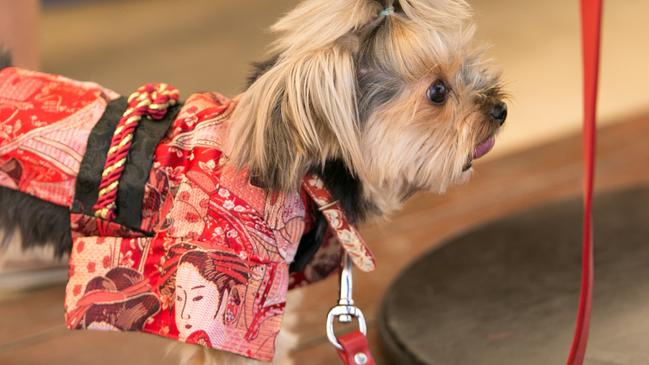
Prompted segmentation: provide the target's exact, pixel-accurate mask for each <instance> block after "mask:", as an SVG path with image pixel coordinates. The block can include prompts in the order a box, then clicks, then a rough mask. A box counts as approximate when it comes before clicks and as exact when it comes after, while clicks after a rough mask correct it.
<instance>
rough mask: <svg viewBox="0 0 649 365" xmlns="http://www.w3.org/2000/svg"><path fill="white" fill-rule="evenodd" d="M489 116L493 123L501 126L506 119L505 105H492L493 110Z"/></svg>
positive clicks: (498, 103)
mask: <svg viewBox="0 0 649 365" xmlns="http://www.w3.org/2000/svg"><path fill="white" fill-rule="evenodd" d="M489 115H491V117H492V118H493V120H494V121H495V122H497V123H498V124H500V125H503V123H505V119H507V104H505V103H503V102H502V101H499V102H497V103H496V104H494V106H493V108H491V111H490V112H489Z"/></svg>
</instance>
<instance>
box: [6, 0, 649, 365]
mask: <svg viewBox="0 0 649 365" xmlns="http://www.w3.org/2000/svg"><path fill="white" fill-rule="evenodd" d="M296 3H298V1H295V0H273V1H259V0H237V1H225V0H184V1H173V0H148V1H133V0H130V1H118V0H112V1H100V0H95V1H91V0H87V1H74V0H65V1H63V0H58V1H57V0H46V1H43V2H42V3H39V2H37V1H34V0H21V1H20V2H19V1H13V0H0V41H3V42H4V43H6V44H8V45H9V46H10V47H11V48H13V49H14V54H15V61H16V63H17V64H18V65H24V66H26V67H30V68H38V69H40V70H42V71H45V72H50V73H57V74H63V75H65V76H68V77H71V78H74V79H79V80H92V81H96V82H98V83H100V84H102V85H104V86H106V87H109V88H112V89H113V90H115V91H118V92H120V93H123V94H128V93H130V92H131V91H132V90H134V89H135V88H137V87H138V86H139V85H141V84H143V83H145V82H156V81H164V82H168V83H170V84H172V85H174V86H176V87H177V88H178V89H180V90H181V95H183V96H184V97H186V96H188V95H190V94H191V93H193V92H196V91H204V90H215V91H219V92H221V93H223V94H225V95H229V96H234V95H236V94H238V93H239V92H241V90H242V89H243V87H244V83H245V80H246V76H247V75H248V72H249V71H250V67H249V64H250V63H251V62H252V61H255V60H259V59H260V58H261V57H262V55H263V54H264V48H265V46H266V45H267V44H268V43H269V42H270V40H271V39H272V35H271V34H270V32H269V31H268V28H269V26H270V25H271V24H272V23H273V22H274V21H275V20H276V19H278V17H280V16H281V15H282V14H283V13H285V12H286V11H287V10H289V9H291V8H292V7H293V6H294V5H295V4H296ZM471 3H472V4H473V6H474V9H475V20H476V23H477V25H478V31H477V43H479V44H484V43H486V44H490V45H491V47H490V49H489V54H490V56H491V57H492V58H493V60H494V65H495V66H496V67H497V68H498V69H500V70H502V73H503V78H504V80H506V83H507V87H506V90H507V92H508V93H509V94H510V95H511V100H510V103H509V117H508V121H507V124H506V128H505V131H504V132H503V133H502V135H501V137H500V139H499V140H498V142H497V145H496V148H495V150H494V151H493V152H492V153H490V154H489V155H488V156H487V157H486V158H485V160H484V161H483V160H481V161H480V162H478V163H477V164H476V166H475V167H476V170H477V171H476V178H475V179H474V181H472V182H471V183H469V184H468V185H467V186H463V187H459V188H455V189H453V190H452V191H451V192H450V193H449V194H447V195H445V196H432V195H427V194H422V195H421V198H420V199H414V201H413V202H410V203H409V204H408V205H407V206H406V209H405V210H404V211H403V212H401V213H399V214H398V215H397V216H395V217H394V219H393V220H392V221H391V223H389V224H386V223H384V222H382V223H377V224H368V225H367V226H365V227H363V232H364V234H365V235H366V239H367V241H368V242H369V243H370V245H371V246H373V247H375V249H376V251H377V256H378V261H379V270H378V271H377V272H376V273H373V274H368V275H362V276H359V280H360V284H358V288H359V289H358V294H357V295H358V297H359V298H358V302H359V303H360V304H361V305H362V306H365V308H367V309H366V310H367V312H368V313H369V317H370V318H371V317H372V315H373V313H375V308H376V307H377V305H378V301H379V300H380V298H381V295H382V293H383V292H384V290H385V288H386V287H387V285H388V284H389V282H390V281H391V280H392V279H393V278H394V276H395V275H396V274H397V273H398V272H399V270H400V269H401V268H402V267H404V266H405V265H406V264H407V263H408V262H410V261H412V260H413V259H414V258H415V257H416V256H417V255H418V254H419V253H422V252H424V251H425V250H427V249H429V248H430V247H433V246H435V244H436V243H439V242H440V241H441V240H442V239H443V238H445V237H448V236H452V235H456V234H458V233H460V232H462V231H465V230H467V229H469V228H470V227H472V226H474V225H476V224H479V223H481V222H484V221H487V220H489V219H493V218H495V217H498V216H501V215H503V214H506V213H510V212H515V211H516V210H519V209H523V208H524V207H526V206H530V205H533V204H535V203H538V202H541V201H545V200H552V199H558V198H561V197H564V196H568V195H571V194H575V193H577V192H578V191H579V189H580V184H579V178H580V170H579V169H580V165H579V163H580V160H579V158H580V155H579V141H580V140H579V138H578V136H577V133H578V132H579V129H580V127H581V120H580V118H581V79H582V77H581V60H580V45H579V44H580V43H579V42H580V35H579V28H578V26H579V23H578V15H579V8H578V1H566V0H546V1H534V2H530V1H517V0H473V1H471ZM647 13H649V2H647V1H643V0H617V1H610V2H607V3H606V8H605V16H604V33H603V53H602V77H601V85H600V106H599V116H600V126H602V129H603V132H602V133H609V134H611V135H613V134H615V135H616V136H617V135H619V134H620V133H625V134H624V136H623V137H620V138H621V139H620V138H618V139H614V140H611V141H612V142H611V143H610V144H609V145H607V146H605V147H606V148H609V149H610V151H609V150H604V151H602V152H603V153H604V154H603V156H604V158H606V156H610V158H611V159H612V160H611V162H610V163H609V165H611V166H615V169H617V170H607V169H606V168H605V167H603V168H602V169H600V171H599V174H598V183H599V184H600V185H599V186H600V187H602V188H613V187H618V186H623V185H625V184H627V185H628V184H637V183H639V182H646V181H647V176H646V172H644V171H643V169H642V168H641V166H642V165H638V168H636V167H634V166H635V165H632V164H633V163H636V164H637V163H639V162H638V161H634V159H637V158H639V157H638V156H639V155H638V153H637V151H636V150H633V149H629V148H630V147H629V146H635V145H637V146H644V145H646V141H644V139H645V138H647V136H646V135H643V134H640V135H639V134H638V133H636V132H634V131H637V130H638V129H637V126H636V124H633V123H639V122H638V120H641V121H644V120H647V119H649V118H644V116H647V115H649V114H648V113H649V96H647V92H646V85H649V72H647V69H646V65H648V64H649V48H647V47H646V46H645V45H646V39H647V35H648V34H647V30H646V14H647ZM642 123H644V122H642ZM642 125H646V123H644V124H642ZM645 130H646V129H645ZM600 147H601V146H600ZM618 147H629V148H627V150H625V151H626V152H624V153H626V155H624V156H621V155H620V156H617V155H615V152H614V151H616V148H618ZM638 148H640V147H638ZM607 152H610V153H608V155H607V154H606V153H607ZM620 153H621V152H620ZM521 156H527V157H526V158H523V157H521ZM528 157H529V158H528ZM531 157H534V158H531ZM616 158H617V160H616ZM601 161H602V160H600V164H602V162H601ZM645 161H646V160H645ZM607 166H608V165H607ZM611 168H612V169H613V167H611ZM0 209H2V208H1V207H0ZM423 227H426V228H425V229H424V228H423ZM0 255H1V256H2V259H0V265H1V266H0V267H1V268H2V269H1V270H0V313H2V316H0V363H2V364H41V363H45V362H47V363H48V364H50V365H52V364H68V365H69V364H103V363H106V364H112V363H117V362H118V361H119V362H120V363H122V364H125V365H126V364H131V363H133V364H135V363H136V362H140V363H142V362H144V363H149V362H153V361H159V363H172V362H171V360H169V359H168V358H163V357H164V353H163V352H164V351H163V350H161V349H162V347H161V345H162V344H164V343H165V342H164V341H163V340H161V339H158V338H155V337H154V336H145V335H137V334H135V335H133V334H128V335H124V334H106V333H92V334H87V333H83V334H79V333H77V332H69V331H66V330H65V329H64V323H63V307H62V305H63V303H62V297H63V289H62V283H64V280H65V267H64V265H62V264H57V263H53V262H52V261H51V260H49V259H47V258H46V257H47V256H48V255H47V253H45V254H43V253H32V254H29V255H24V254H19V253H18V252H17V251H16V250H14V249H10V250H9V251H7V252H4V253H2V254H0ZM386 266H389V267H386ZM304 292H305V296H306V298H307V299H306V304H305V305H304V308H303V309H301V311H303V313H302V315H303V317H302V318H304V320H301V321H300V322H301V323H300V325H299V326H298V332H300V333H301V334H302V339H301V340H300V345H299V347H298V349H297V350H296V351H295V353H294V355H293V356H294V357H295V359H297V360H298V361H299V360H300V359H310V360H309V361H308V362H300V363H309V364H330V363H334V361H335V353H334V352H333V350H332V349H330V348H329V347H328V345H327V343H326V339H325V337H324V328H323V327H322V323H323V321H324V316H325V313H326V310H327V309H328V307H329V306H330V305H331V304H333V302H334V301H335V295H336V283H335V280H327V281H326V282H324V283H321V284H317V285H314V286H313V287H310V288H307V289H305V290H304ZM371 323H372V320H371V319H370V330H372V324H371ZM371 340H372V341H373V342H372V343H373V346H376V347H379V345H378V343H377V342H376V338H371ZM90 346H92V350H90V351H85V352H83V351H80V349H82V348H83V349H85V350H88V349H90ZM117 350H119V351H117ZM378 351H379V352H380V350H378ZM316 355H318V356H316ZM379 356H380V355H379ZM314 359H318V360H314ZM332 359H333V360H332ZM102 361H103V362H102Z"/></svg>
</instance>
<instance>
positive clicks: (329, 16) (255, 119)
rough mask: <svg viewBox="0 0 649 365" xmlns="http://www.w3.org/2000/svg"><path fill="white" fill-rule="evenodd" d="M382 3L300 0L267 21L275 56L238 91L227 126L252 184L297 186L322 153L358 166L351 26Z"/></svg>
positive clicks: (366, 20)
mask: <svg viewBox="0 0 649 365" xmlns="http://www.w3.org/2000/svg"><path fill="white" fill-rule="evenodd" d="M380 9H381V6H380V4H379V3H377V2H375V1H371V0H353V1H350V0H306V1H303V2H302V3H300V5H298V6H297V7H296V8H295V9H294V10H292V11H291V12H289V13H288V14H287V15H286V16H284V17H283V18H282V19H280V20H279V21H278V22H277V23H276V24H275V25H273V27H272V30H273V31H274V32H276V33H278V35H279V37H278V38H277V40H276V41H275V42H274V43H273V45H272V47H271V49H270V54H271V55H274V56H273V57H274V58H275V59H274V60H273V61H272V62H270V63H268V64H267V65H266V66H270V67H264V68H263V69H258V70H260V71H261V72H258V73H257V74H256V75H255V81H254V82H253V83H252V84H251V85H250V86H249V88H248V89H247V90H246V91H245V92H244V93H243V94H242V96H241V98H240V101H239V104H238V106H237V109H236V110H235V112H234V114H233V115H232V120H233V125H232V132H231V134H230V136H231V138H230V141H231V142H232V146H230V157H231V158H232V159H233V161H235V162H236V163H237V164H238V165H239V166H240V167H247V168H248V171H249V173H250V177H251V179H252V180H254V181H255V183H256V184H257V185H260V186H262V187H264V188H268V189H273V190H282V191H286V190H290V189H295V188H297V187H299V183H300V181H301V180H302V178H303V176H304V174H305V173H306V172H307V171H308V170H310V169H312V168H314V167H315V166H321V165H323V164H324V162H325V161H326V160H328V159H341V160H342V161H344V163H345V165H346V166H347V168H348V169H349V170H350V171H352V172H357V168H358V166H359V164H360V162H359V161H360V160H361V159H360V155H361V154H360V150H359V146H358V144H359V142H358V138H359V136H358V111H357V107H356V102H357V100H356V90H357V87H356V76H357V75H356V70H355V62H354V61H355V58H354V53H355V50H356V48H357V47H358V44H357V43H358V36H357V35H356V33H357V31H358V30H360V29H361V28H362V27H363V26H365V25H366V24H368V23H369V22H371V21H372V20H373V19H376V18H377V16H378V12H379V10H380Z"/></svg>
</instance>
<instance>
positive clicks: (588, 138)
mask: <svg viewBox="0 0 649 365" xmlns="http://www.w3.org/2000/svg"><path fill="white" fill-rule="evenodd" d="M601 19H602V0H581V31H582V46H583V63H584V126H583V142H582V143H583V159H584V167H583V169H584V172H583V174H584V175H583V176H584V177H583V179H584V181H583V185H584V187H583V188H584V197H583V199H584V207H583V209H584V210H583V214H584V226H583V248H582V272H581V293H580V296H579V309H578V311H577V320H576V323H575V335H574V338H573V340H572V346H571V348H570V354H569V356H568V361H567V362H566V364H567V365H581V364H583V363H584V357H585V355H586V345H587V343H588V329H589V327H590V316H591V308H592V301H593V280H594V278H593V271H594V262H593V226H592V202H593V178H594V172H595V142H596V140H595V133H596V112H597V110H596V108H597V82H598V73H599V55H600V52H599V51H600V33H601Z"/></svg>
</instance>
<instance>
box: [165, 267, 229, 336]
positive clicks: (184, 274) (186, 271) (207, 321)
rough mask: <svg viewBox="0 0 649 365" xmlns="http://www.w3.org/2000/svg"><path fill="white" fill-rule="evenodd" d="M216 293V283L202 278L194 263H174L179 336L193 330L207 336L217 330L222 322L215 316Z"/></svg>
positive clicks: (216, 305)
mask: <svg viewBox="0 0 649 365" xmlns="http://www.w3.org/2000/svg"><path fill="white" fill-rule="evenodd" d="M220 297H221V295H220V293H219V290H218V288H217V287H216V284H214V283H213V282H211V281H209V280H207V279H205V278H203V276H202V275H201V274H200V273H199V272H198V269H197V268H196V267H195V266H194V265H192V264H190V263H183V264H181V265H180V266H179V267H178V272H177V274H176V296H175V307H176V309H175V317H176V326H177V327H178V332H179V337H180V338H181V339H182V340H186V339H187V337H189V336H190V335H191V334H192V333H194V332H197V331H205V332H206V333H207V334H208V335H209V337H210V338H213V336H214V335H216V333H218V327H219V325H220V324H222V323H221V322H222V321H221V318H218V317H219V316H218V312H219V309H220V308H221V298H220Z"/></svg>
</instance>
